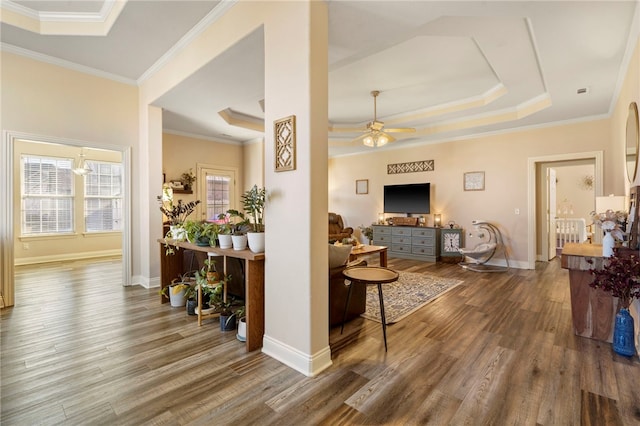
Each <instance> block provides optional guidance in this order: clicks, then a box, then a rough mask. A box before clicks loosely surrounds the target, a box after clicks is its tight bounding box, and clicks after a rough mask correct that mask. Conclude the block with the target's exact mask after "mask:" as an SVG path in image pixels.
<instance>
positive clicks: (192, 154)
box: [157, 133, 245, 220]
mask: <svg viewBox="0 0 640 426" xmlns="http://www.w3.org/2000/svg"><path fill="white" fill-rule="evenodd" d="M244 149H245V148H243V146H242V145H240V144H231V143H223V142H216V141H212V140H208V139H199V138H197V137H188V136H181V135H175V134H171V133H163V135H162V171H163V173H164V174H165V175H166V179H167V182H169V181H171V180H180V176H181V175H182V173H184V172H186V171H188V170H189V169H192V171H193V172H194V173H196V170H197V165H198V164H206V165H208V166H218V167H221V168H232V169H235V170H238V171H239V173H238V175H239V176H237V182H236V194H235V197H236V198H235V199H236V200H239V197H240V194H241V192H242V188H243V182H244V178H243V175H242V170H243V161H244V152H243V151H244ZM157 191H158V195H160V194H161V191H162V182H159V185H158V190H157ZM199 191H200V182H199V181H198V180H196V182H195V187H194V190H193V194H179V197H178V194H176V198H180V199H182V200H183V201H184V202H187V203H188V202H189V201H195V200H197V199H198V198H199ZM235 207H236V208H239V207H240V206H239V205H237V206H235ZM200 213H201V210H200V208H198V210H197V211H196V212H195V213H194V214H193V215H192V216H190V217H189V218H190V219H192V220H196V219H201V215H200Z"/></svg>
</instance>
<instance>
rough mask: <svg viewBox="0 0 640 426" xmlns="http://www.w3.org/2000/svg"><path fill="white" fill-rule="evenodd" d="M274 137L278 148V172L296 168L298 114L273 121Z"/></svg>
mask: <svg viewBox="0 0 640 426" xmlns="http://www.w3.org/2000/svg"><path fill="white" fill-rule="evenodd" d="M273 139H274V141H275V150H276V155H275V159H276V164H275V166H276V172H284V171H286V170H295V169H296V116H295V115H291V116H289V117H285V118H281V119H280V120H276V121H274V122H273Z"/></svg>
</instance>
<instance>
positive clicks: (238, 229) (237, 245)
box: [227, 209, 251, 250]
mask: <svg viewBox="0 0 640 426" xmlns="http://www.w3.org/2000/svg"><path fill="white" fill-rule="evenodd" d="M227 214H228V215H229V218H230V220H231V221H232V222H231V239H232V241H233V249H234V250H244V249H246V248H247V231H248V230H249V229H250V226H251V225H250V224H249V219H247V218H246V217H245V216H244V213H242V212H241V211H238V210H234V209H230V210H227ZM234 219H239V220H237V221H234Z"/></svg>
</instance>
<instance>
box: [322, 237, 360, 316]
mask: <svg viewBox="0 0 640 426" xmlns="http://www.w3.org/2000/svg"><path fill="white" fill-rule="evenodd" d="M349 253H351V247H350V246H341V247H335V246H332V245H331V244H330V245H329V327H335V326H337V325H340V324H342V315H343V313H344V305H345V303H347V295H348V293H349V285H347V284H346V283H345V279H344V276H343V275H342V271H344V270H345V268H351V267H354V266H367V262H366V261H365V260H364V259H356V260H354V261H353V262H348V259H349ZM366 308H367V288H366V286H364V285H356V286H355V287H354V288H353V290H352V292H351V300H350V301H349V308H348V310H347V316H346V318H345V321H349V320H352V319H354V318H357V317H358V316H360V314H362V313H363V312H364V311H365V310H366Z"/></svg>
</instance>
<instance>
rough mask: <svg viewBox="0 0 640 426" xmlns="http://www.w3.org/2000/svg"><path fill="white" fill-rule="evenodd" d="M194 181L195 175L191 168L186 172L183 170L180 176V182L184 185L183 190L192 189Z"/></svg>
mask: <svg viewBox="0 0 640 426" xmlns="http://www.w3.org/2000/svg"><path fill="white" fill-rule="evenodd" d="M195 181H196V175H195V174H193V169H189V171H188V172H184V173H183V174H182V176H180V182H182V185H183V186H184V189H185V191H190V190H192V189H193V183H194V182H195Z"/></svg>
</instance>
